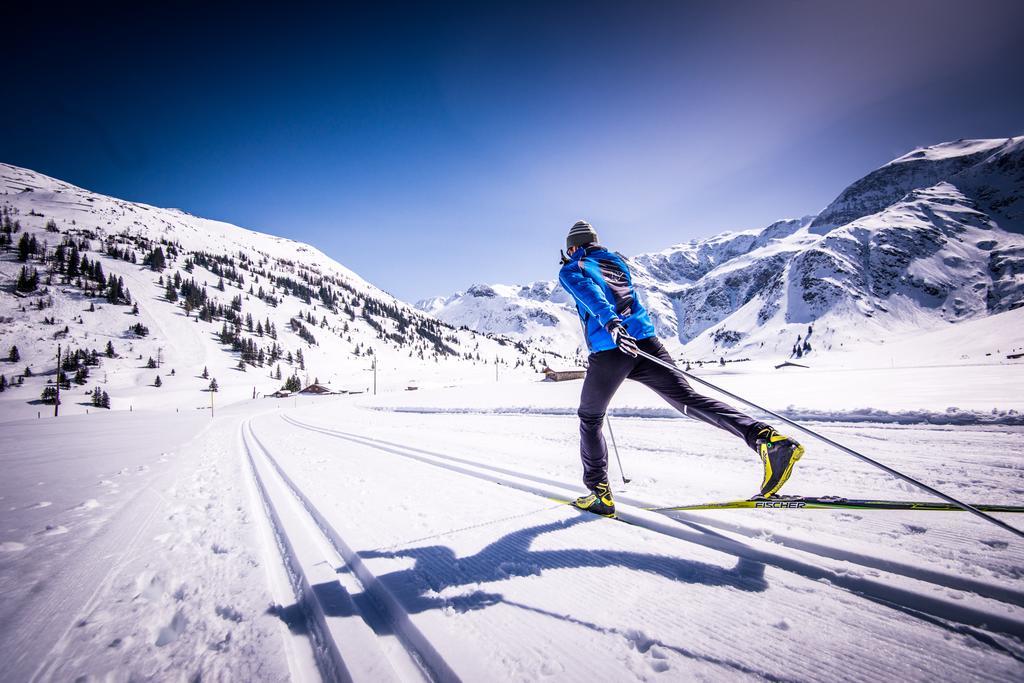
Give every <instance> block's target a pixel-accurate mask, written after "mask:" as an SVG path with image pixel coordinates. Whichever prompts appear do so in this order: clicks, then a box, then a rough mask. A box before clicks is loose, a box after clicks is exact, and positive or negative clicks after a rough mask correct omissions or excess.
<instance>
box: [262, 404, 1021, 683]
mask: <svg viewBox="0 0 1024 683" xmlns="http://www.w3.org/2000/svg"><path fill="white" fill-rule="evenodd" d="M281 417H282V418H283V420H284V423H285V424H286V425H288V427H290V428H291V431H290V432H289V430H288V429H285V430H281V429H275V428H272V427H271V425H270V424H269V423H264V422H263V421H262V420H261V421H259V422H257V423H256V427H257V430H258V431H260V432H261V437H262V432H263V431H264V429H265V428H271V431H272V432H273V435H274V436H280V434H282V433H294V428H300V429H302V430H303V431H306V432H310V433H314V434H320V435H323V436H326V437H330V438H331V439H341V440H343V441H345V442H348V443H350V444H351V445H353V446H359V448H357V449H356V450H355V451H353V450H352V449H350V448H349V449H337V448H322V449H319V450H318V452H325V451H327V452H329V453H330V456H331V458H332V460H331V462H336V463H337V462H340V461H341V460H344V461H351V462H355V461H358V463H359V465H360V468H364V467H367V466H368V467H373V466H374V464H373V463H374V460H377V461H379V458H371V457H370V452H371V451H372V452H384V453H388V454H390V455H391V456H399V457H400V458H404V459H408V460H413V461H417V462H419V463H421V464H422V465H426V466H428V467H429V468H432V469H437V470H439V471H440V472H443V473H444V474H443V476H444V477H450V476H451V475H456V476H459V477H460V478H462V479H464V480H467V485H468V478H472V479H475V480H477V481H478V482H488V483H495V484H501V485H502V486H503V487H504V490H508V491H510V492H512V491H519V492H520V493H523V492H526V493H529V494H532V495H534V496H543V497H544V498H545V499H547V498H549V497H556V498H568V497H571V495H572V492H573V491H574V489H575V487H573V486H570V485H567V484H565V483H562V482H556V481H552V480H546V479H543V478H541V477H534V476H532V475H529V474H521V475H514V474H513V473H511V472H510V471H508V470H503V469H502V468H500V467H495V466H492V465H487V464H484V463H479V462H472V461H469V460H467V459H464V458H457V457H454V456H449V455H446V454H443V453H436V452H432V451H428V450H425V449H421V448H417V447H413V446H409V445H405V444H401V443H396V442H392V441H386V440H381V439H375V438H372V437H367V436H362V435H359V434H352V433H347V432H341V431H338V430H333V429H327V428H324V427H320V426H317V425H313V424H308V423H304V422H302V421H300V420H296V419H295V418H293V417H290V416H285V415H282V416H281ZM268 419H270V420H272V419H275V418H268ZM264 425H266V427H265V426H264ZM269 435H270V434H268V436H269ZM271 440H273V439H271ZM261 448H263V449H265V452H266V453H268V454H269V453H270V452H276V451H277V450H278V448H280V446H277V447H275V446H274V445H273V444H271V445H270V446H269V447H266V446H262V445H261ZM353 459H354V460H353ZM278 461H279V462H277V465H278V467H280V468H281V469H280V470H279V473H281V474H283V473H284V472H285V470H288V469H289V466H290V464H291V463H292V459H291V457H286V458H285V459H284V460H281V459H280V458H278ZM324 461H325V459H324V458H322V457H321V458H319V459H318V461H317V462H324ZM361 471H366V470H362V469H361ZM417 471H420V470H419V469H417ZM285 476H288V475H285ZM368 476H369V475H368ZM361 481H362V479H361V478H360V479H359V480H358V481H356V482H353V486H356V484H358V483H359V482H361ZM290 482H291V484H290V485H291V486H292V488H293V490H294V491H302V493H299V494H294V493H293V497H294V495H300V496H301V497H302V499H303V500H304V504H305V506H306V507H307V509H311V510H317V507H316V506H315V505H314V503H313V500H314V498H315V496H314V495H307V493H306V490H305V489H306V487H308V482H307V483H306V484H305V485H304V484H302V483H298V482H297V481H296V480H295V479H294V477H292V478H291V479H290ZM455 489H456V486H455V485H449V486H447V487H446V491H451V490H455ZM496 490H498V491H500V490H502V489H496ZM357 491H358V488H350V487H347V486H346V487H345V488H344V489H343V490H339V491H338V496H339V498H341V499H344V498H345V497H346V496H353V495H355V494H356V492H357ZM321 500H322V499H321ZM365 501H366V498H365V497H363V498H360V499H359V501H358V502H360V503H363V502H365ZM631 502H632V501H631ZM355 503H356V501H352V504H353V505H355ZM537 504H538V505H539V506H542V507H539V508H537V509H536V510H533V511H531V512H532V513H536V514H538V515H541V516H545V515H546V516H550V515H551V514H552V513H550V512H549V513H545V512H544V510H545V509H548V510H552V509H558V510H559V515H568V517H569V519H566V520H564V521H562V522H560V523H559V526H558V527H553V528H567V527H569V526H575V528H576V530H578V529H579V528H580V526H579V521H583V522H584V523H585V526H586V527H591V526H594V525H592V524H589V523H587V522H591V521H594V520H595V519H596V518H593V517H591V516H586V515H579V514H578V513H575V512H573V511H571V510H570V509H569V508H568V507H567V506H554V508H552V507H551V506H550V504H548V501H547V500H545V501H544V502H543V503H542V502H541V501H539V500H538V501H537ZM332 507H338V508H344V507H345V506H344V505H342V504H335V503H333V502H332ZM331 514H335V517H331ZM427 514H429V511H427ZM526 514H530V512H528V513H525V514H521V515H515V516H518V517H522V516H525V515H526ZM620 514H621V515H622V516H623V519H624V520H625V521H628V522H630V523H631V524H634V525H636V526H637V527H640V528H638V529H636V530H635V532H627V533H634V534H637V535H639V537H641V538H642V537H643V535H644V534H649V533H650V532H653V533H654V534H655V536H652V537H649V539H648V540H651V539H654V538H665V539H666V543H668V542H670V541H671V540H674V541H676V542H679V541H682V542H685V543H687V544H691V545H692V546H695V547H702V548H705V549H707V550H710V551H714V552H715V553H723V554H725V555H727V556H729V557H732V558H734V560H736V561H738V564H737V568H736V570H734V571H737V572H739V573H740V574H742V573H743V571H745V570H746V569H745V568H747V569H748V568H749V567H750V566H757V565H760V566H767V567H769V568H772V569H777V570H781V571H783V572H786V573H788V574H790V575H792V576H794V577H798V579H797V580H810V581H811V582H813V583H817V584H822V585H831V586H833V587H835V588H839V589H842V590H841V591H840V593H839V594H835V593H833V596H832V597H833V598H834V599H835V598H838V595H840V594H842V593H847V594H849V595H850V596H851V597H850V598H838V602H840V603H845V602H848V601H850V600H852V602H850V607H851V608H852V609H854V610H855V611H859V610H864V609H865V608H864V607H863V605H866V604H872V603H874V604H876V605H879V606H881V607H883V608H884V609H886V610H889V611H890V614H892V616H891V617H887V619H890V618H891V619H901V618H902V619H905V618H908V617H911V618H912V619H913V620H915V621H918V622H919V624H921V625H927V628H933V629H936V628H937V629H938V630H939V631H940V632H946V633H947V634H954V633H956V634H962V635H965V636H967V637H969V638H970V639H973V640H975V642H977V643H983V644H984V645H986V646H987V647H983V648H981V649H983V650H989V651H990V652H992V653H993V654H996V653H998V654H999V655H1002V656H1008V657H1009V658H1012V659H1013V661H1015V662H1016V664H1015V665H1013V666H1014V667H1017V670H1019V667H1020V663H1021V661H1022V657H1021V653H1020V644H1019V640H1020V638H1021V637H1022V636H1024V622H1022V620H1021V618H1020V615H1019V614H1017V613H1016V612H1015V611H1014V610H1013V609H1012V608H1010V606H1009V605H1008V604H1003V605H1002V606H1000V605H999V604H997V603H996V602H995V600H996V599H998V598H997V596H1000V597H1007V598H1011V599H1010V600H1009V601H1005V602H1011V603H1014V604H1019V602H1020V600H1021V596H1020V595H1019V594H1016V593H1015V592H1014V591H1010V590H1005V591H1004V592H1005V594H1001V593H1000V590H998V589H999V587H995V586H989V585H988V584H985V583H984V582H979V584H978V585H979V587H980V588H981V590H985V588H986V587H988V588H991V589H993V590H991V591H989V592H990V593H991V595H990V596H989V597H990V599H989V600H985V601H981V600H972V601H970V602H971V604H964V602H965V601H959V600H958V599H956V598H955V597H946V596H945V593H946V591H945V590H941V589H943V588H945V587H946V585H945V584H947V583H949V584H955V583H956V581H955V578H956V577H954V576H953V575H949V576H939V577H937V578H938V579H939V581H937V582H935V583H932V584H929V583H928V581H927V579H928V578H929V577H928V576H927V574H928V570H924V573H923V574H921V575H916V576H915V575H914V572H913V571H912V570H913V569H915V568H913V567H912V566H910V565H907V566H905V567H900V566H895V567H889V568H888V569H887V571H892V570H896V573H897V574H898V573H899V571H898V570H900V569H904V570H906V571H905V573H906V574H907V575H909V576H910V577H911V578H907V577H906V576H879V575H878V574H877V573H876V572H868V574H873V575H874V577H877V578H874V577H869V576H864V575H859V574H858V573H857V572H851V571H850V569H851V568H850V567H849V566H844V565H843V564H841V563H832V562H829V561H827V560H828V557H829V554H828V552H825V553H823V554H822V555H820V556H815V554H814V552H813V551H814V548H801V549H799V550H796V549H789V548H779V547H778V545H776V544H773V543H767V542H764V541H763V540H757V539H754V540H750V541H748V540H747V539H737V538H735V537H734V536H733V535H732V534H728V533H718V532H716V531H713V530H712V529H710V528H709V526H708V525H707V524H705V522H706V521H707V520H706V519H705V518H703V517H697V516H694V517H692V518H691V519H684V520H677V519H674V518H668V517H667V516H665V515H661V514H656V513H651V512H648V511H644V510H642V509H638V508H636V507H634V505H633V504H629V503H627V504H625V505H622V506H621V510H620ZM316 516H319V517H320V518H321V520H322V523H320V526H321V527H323V526H325V525H326V526H330V524H329V522H328V521H327V520H328V518H331V519H337V518H338V517H337V516H336V513H321V512H320V511H319V510H317V512H316ZM485 517H486V519H483V520H482V521H480V522H479V523H476V524H472V525H469V526H464V527H460V528H458V529H454V530H451V531H448V532H444V533H443V534H442V535H440V536H439V535H436V534H435V535H426V536H424V537H422V538H419V537H417V538H415V539H414V540H411V541H407V540H403V541H402V542H401V543H399V544H397V545H395V544H390V545H389V544H388V543H387V539H381V541H380V543H378V544H376V545H372V546H370V547H375V548H377V549H378V550H374V551H371V552H370V555H369V557H371V558H373V557H384V556H388V555H386V552H387V551H388V549H389V548H396V547H401V546H408V545H415V544H416V543H418V542H424V541H429V540H437V539H441V538H444V537H446V536H448V535H450V534H457V533H462V532H465V531H466V530H467V529H478V528H486V527H487V526H488V525H490V524H497V523H498V522H500V521H502V520H494V519H491V518H490V517H491V516H490V514H488V515H486V516H485ZM581 517H582V518H585V519H582V520H579V521H577V520H578V518H581ZM488 519H489V520H490V521H488ZM598 524H600V525H616V523H615V522H611V521H607V520H600V521H599V522H598ZM623 528H626V527H623ZM335 533H337V532H335ZM343 533H344V532H343ZM345 535H346V538H347V534H345ZM602 535H604V534H602ZM363 545H364V546H365V545H366V544H365V542H364V544H363ZM648 545H649V543H648ZM351 547H357V546H355V545H352V546H351ZM823 548H824V549H825V550H826V551H828V550H832V549H829V548H828V547H827V546H823ZM834 550H838V549H834ZM402 552H406V551H402ZM530 552H532V550H531V551H530ZM588 552H589V551H588ZM606 552H608V551H604V550H598V551H593V554H595V555H598V554H604V553H606ZM702 552H703V551H702ZM401 554H402V553H401V552H398V556H401ZM526 554H527V555H529V554H530V553H526ZM699 554H700V553H698V555H699ZM834 554H839V553H834ZM355 555H356V556H360V557H361V556H362V555H363V553H362V552H360V551H356V553H355ZM808 555H810V557H808ZM471 559H472V558H471ZM843 559H844V560H846V561H849V562H855V561H856V560H857V559H858V558H857V557H851V558H843ZM868 559H869V560H870V558H868ZM373 562H379V561H378V560H371V564H372V563H373ZM887 562H888V561H885V560H879V562H878V563H879V564H883V565H884V564H886V563H887ZM364 564H365V563H364ZM867 564H868V565H870V564H871V563H870V562H868V563H867ZM570 566H572V565H571V564H570ZM364 571H369V570H367V569H366V568H365V567H364ZM762 571H763V570H762ZM374 575H375V576H376V575H379V572H375V573H374ZM545 576H546V574H545ZM736 576H737V577H738V576H739V575H736ZM896 578H898V579H900V580H899V581H898V582H895V581H893V579H896ZM932 578H936V577H932ZM737 580H738V579H737ZM890 582H892V583H898V584H899V585H891V583H890ZM382 583H383V585H385V586H388V585H391V592H392V593H395V594H396V595H397V598H398V599H397V601H396V603H394V605H396V606H397V607H398V611H399V612H400V611H401V610H402V609H403V605H406V606H407V604H408V596H404V597H403V596H402V595H401V591H398V592H397V593H396V592H395V591H394V586H393V584H388V582H387V581H384V582H382ZM967 583H969V580H967ZM832 590H834V588H833V589H832ZM958 590H966V588H965V587H963V586H961V587H959V588H958ZM977 592H979V594H980V592H981V591H977ZM499 597H500V596H499ZM865 599H866V600H867V601H868V602H863V600H865ZM858 601H860V605H861V607H859V608H858V607H857V603H858ZM499 602H502V603H503V604H506V605H508V604H512V603H511V602H510V601H508V600H499ZM450 604H451V605H452V606H454V607H455V609H456V612H459V611H460V608H459V607H458V601H457V600H456V601H452V602H451V603H450ZM519 608H520V609H522V610H524V611H526V610H527V609H533V610H536V609H538V608H537V607H525V606H519ZM468 609H481V606H474V607H469V608H468ZM872 609H877V608H872ZM869 611H871V610H869ZM395 616H396V615H392V618H394V617H395ZM399 616H400V615H399ZM558 616H559V618H560V619H562V620H563V621H571V620H572V619H573V617H570V616H569V615H568V614H559V615H558ZM419 620H421V617H420V616H419V615H417V617H416V618H413V619H412V620H411V621H414V622H416V621H419ZM587 624H589V626H590V627H592V626H594V624H593V623H592V622H587ZM709 628H711V629H713V628H714V625H713V623H709ZM612 631H614V629H612ZM422 633H434V631H433V630H432V629H431V628H426V629H423V630H422ZM468 635H469V634H467V636H468ZM719 635H720V637H721V638H722V639H723V641H725V642H727V641H728V640H729V638H730V637H731V636H729V635H728V634H727V633H722V634H719ZM1004 636H1010V638H1009V639H1007V638H1005V637H1004ZM510 637H512V636H510ZM947 637H948V636H947ZM442 640H443V639H442ZM662 645H665V644H664V643H662ZM634 647H635V645H634ZM648 647H649V645H648ZM665 647H668V646H667V645H665ZM975 647H977V645H976V646H975ZM440 650H441V648H439V651H440ZM684 656H692V657H693V661H699V660H700V659H701V658H700V656H699V655H697V653H694V652H689V653H688V654H684ZM704 661H708V660H707V658H705V659H704ZM726 666H728V668H729V669H730V670H731V671H732V672H733V673H737V672H742V673H746V674H750V675H754V676H757V677H762V678H769V679H778V678H782V677H783V676H781V675H780V674H779V673H777V670H776V671H775V672H771V671H770V670H761V671H758V670H757V669H756V668H749V667H747V666H744V665H743V664H742V663H738V662H729V663H727V664H726ZM452 667H453V669H454V670H455V671H459V673H460V674H463V669H462V668H461V667H462V663H460V665H459V666H456V665H454V664H453V665H452ZM798 668H799V667H798ZM1011 668H1013V667H1011ZM783 670H784V671H785V669H783ZM883 670H884V669H883ZM883 670H880V671H883ZM819 674H820V672H819ZM463 675H466V674H463ZM810 675H811V670H807V671H805V672H804V673H803V677H807V676H810ZM474 677H475V676H469V675H467V678H474ZM796 677H797V678H800V677H801V676H800V675H796ZM811 677H813V676H811Z"/></svg>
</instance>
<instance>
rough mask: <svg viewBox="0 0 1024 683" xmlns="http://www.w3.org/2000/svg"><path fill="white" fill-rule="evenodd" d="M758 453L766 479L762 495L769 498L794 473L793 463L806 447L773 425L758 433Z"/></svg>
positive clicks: (762, 484) (762, 486)
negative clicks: (780, 432) (773, 427)
mask: <svg viewBox="0 0 1024 683" xmlns="http://www.w3.org/2000/svg"><path fill="white" fill-rule="evenodd" d="M755 445H756V446H757V454H758V455H760V456H761V462H762V463H763V464H764V481H763V482H762V483H761V497H763V498H768V497H769V496H773V495H775V493H776V492H777V491H778V490H779V489H781V488H782V485H783V484H785V483H786V480H787V479H789V475H790V474H792V473H793V465H795V464H796V461H797V460H799V459H800V456H802V455H803V454H804V447H803V446H801V445H800V444H798V443H797V442H796V441H793V439H790V438H789V437H787V436H783V435H782V434H779V433H778V432H777V431H775V430H774V429H772V428H771V427H765V428H764V429H762V430H761V431H760V432H758V434H757V441H756V442H755Z"/></svg>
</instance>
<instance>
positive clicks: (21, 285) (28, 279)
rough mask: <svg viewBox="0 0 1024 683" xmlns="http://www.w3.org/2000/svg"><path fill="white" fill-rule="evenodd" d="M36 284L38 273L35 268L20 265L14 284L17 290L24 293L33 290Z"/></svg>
mask: <svg viewBox="0 0 1024 683" xmlns="http://www.w3.org/2000/svg"><path fill="white" fill-rule="evenodd" d="M38 286H39V273H38V272H37V271H36V269H35V268H29V267H28V266H22V267H21V271H20V272H19V273H18V283H17V285H16V287H17V289H18V291H19V292H25V293H28V292H34V291H35V289H36V287H38Z"/></svg>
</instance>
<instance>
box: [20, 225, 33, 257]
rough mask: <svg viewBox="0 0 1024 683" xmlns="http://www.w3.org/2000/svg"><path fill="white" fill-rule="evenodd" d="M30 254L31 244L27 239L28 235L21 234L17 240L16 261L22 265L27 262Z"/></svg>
mask: <svg viewBox="0 0 1024 683" xmlns="http://www.w3.org/2000/svg"><path fill="white" fill-rule="evenodd" d="M31 253H32V243H31V240H30V239H29V236H28V233H27V232H25V233H22V234H21V239H20V240H18V260H19V261H21V262H22V263H24V262H25V261H28V257H29V255H30V254H31Z"/></svg>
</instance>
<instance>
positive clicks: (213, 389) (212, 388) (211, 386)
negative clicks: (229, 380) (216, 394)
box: [210, 377, 220, 391]
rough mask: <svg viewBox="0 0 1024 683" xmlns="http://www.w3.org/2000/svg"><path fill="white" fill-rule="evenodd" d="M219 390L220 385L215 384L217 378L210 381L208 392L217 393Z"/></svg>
mask: <svg viewBox="0 0 1024 683" xmlns="http://www.w3.org/2000/svg"><path fill="white" fill-rule="evenodd" d="M219 389H220V385H218V384H217V378H216V377H214V378H213V379H211V380H210V391H217V390H219Z"/></svg>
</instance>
